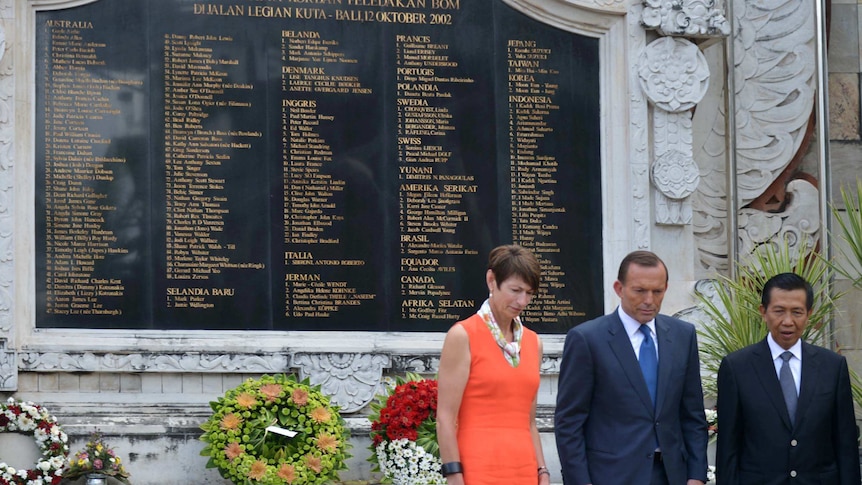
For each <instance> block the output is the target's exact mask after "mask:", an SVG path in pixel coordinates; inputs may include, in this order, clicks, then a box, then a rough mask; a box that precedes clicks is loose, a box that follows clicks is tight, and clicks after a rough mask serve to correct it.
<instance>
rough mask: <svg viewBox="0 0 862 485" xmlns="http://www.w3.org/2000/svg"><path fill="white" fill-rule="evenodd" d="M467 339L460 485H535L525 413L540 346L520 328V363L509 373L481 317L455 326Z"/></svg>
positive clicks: (460, 419) (532, 392) (535, 380)
mask: <svg viewBox="0 0 862 485" xmlns="http://www.w3.org/2000/svg"><path fill="white" fill-rule="evenodd" d="M458 323H459V324H460V325H462V326H463V327H464V328H465V329H466V330H467V335H468V336H469V338H470V377H469V378H468V380H467V385H466V387H465V388H464V396H463V397H462V399H461V408H460V410H459V413H458V450H459V452H460V454H461V464H462V466H463V467H464V483H465V485H533V484H535V483H537V481H538V474H537V468H538V463H537V461H536V455H535V450H534V449H533V441H532V439H531V437H530V408H531V406H532V404H533V398H535V396H536V393H537V392H538V390H539V340H538V337H537V336H536V333H535V332H533V331H532V330H529V329H527V328H526V327H524V332H523V335H522V337H521V362H520V363H519V364H518V367H512V366H511V365H510V364H509V362H508V361H507V360H506V358H505V357H504V356H503V351H502V350H501V349H500V347H499V346H498V345H497V341H496V340H495V339H494V337H493V335H492V334H491V331H490V330H489V329H488V327H487V325H486V324H485V322H484V321H483V320H482V317H480V316H479V315H473V316H472V317H470V318H468V319H466V320H463V321H461V322H458Z"/></svg>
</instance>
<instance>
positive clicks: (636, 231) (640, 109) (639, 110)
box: [626, 2, 651, 249]
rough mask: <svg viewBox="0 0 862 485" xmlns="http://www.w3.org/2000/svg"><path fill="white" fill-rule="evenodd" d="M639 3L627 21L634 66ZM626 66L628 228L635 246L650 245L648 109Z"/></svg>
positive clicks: (640, 35) (640, 39) (640, 38)
mask: <svg viewBox="0 0 862 485" xmlns="http://www.w3.org/2000/svg"><path fill="white" fill-rule="evenodd" d="M642 10H643V5H642V4H640V3H636V2H635V3H632V4H631V6H630V7H629V13H628V15H627V16H626V18H627V20H628V32H629V42H628V44H629V59H628V61H629V65H631V66H637V65H638V60H639V59H640V51H641V50H642V49H643V48H644V45H645V44H646V41H645V35H644V34H645V33H644V31H643V29H641V28H640V25H638V24H639V22H640V20H639V19H640V18H641V12H642ZM635 71H636V70H634V69H629V83H631V92H630V93H629V96H630V97H631V100H630V106H631V107H630V113H631V119H630V120H629V125H630V128H631V134H630V135H629V136H630V141H631V154H630V155H629V165H630V166H631V178H632V180H631V191H632V201H631V203H632V206H631V218H632V225H633V227H632V231H633V241H632V243H633V245H634V246H635V247H636V248H638V249H648V248H649V247H650V223H651V217H650V207H649V194H650V183H649V162H650V160H649V127H648V126H649V109H648V106H647V101H646V98H645V97H644V92H643V90H642V89H637V87H636V86H637V85H638V82H639V81H638V79H637V77H638V76H637V72H635Z"/></svg>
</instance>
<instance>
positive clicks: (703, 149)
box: [692, 0, 816, 271]
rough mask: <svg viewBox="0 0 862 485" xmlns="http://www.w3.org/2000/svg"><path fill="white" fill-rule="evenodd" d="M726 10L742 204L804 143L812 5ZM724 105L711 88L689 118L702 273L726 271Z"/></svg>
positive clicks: (738, 0)
mask: <svg viewBox="0 0 862 485" xmlns="http://www.w3.org/2000/svg"><path fill="white" fill-rule="evenodd" d="M733 13H734V47H735V48H734V51H735V58H734V66H733V71H734V72H735V73H736V77H735V90H736V93H735V94H736V97H735V107H736V116H735V119H736V140H737V144H736V164H737V170H736V178H737V183H736V187H737V191H738V202H737V203H738V205H739V206H740V207H742V206H745V205H746V204H748V203H750V202H751V201H752V200H754V199H756V198H757V197H759V196H760V195H761V194H763V193H764V192H765V191H766V189H767V188H769V187H770V185H772V183H773V182H774V181H775V180H776V179H777V178H778V177H779V175H781V173H782V172H783V171H784V169H785V168H786V167H787V166H788V165H789V164H790V162H791V161H792V160H793V159H794V157H795V156H797V152H798V150H799V148H800V146H802V143H803V140H804V139H805V136H806V135H805V133H806V130H807V129H808V124H809V119H810V116H811V113H812V110H813V108H814V101H815V96H814V94H815V87H816V79H815V74H816V62H815V59H816V56H815V22H816V20H815V15H814V4H813V3H811V2H806V1H804V0H789V1H786V2H778V3H751V2H746V1H744V0H734V3H733ZM721 50H722V47H721V46H720V45H716V46H712V47H709V48H708V49H707V57H708V58H709V59H710V65H711V66H712V68H713V69H724V67H723V65H724V63H725V58H724V55H723V53H722V52H721ZM724 106H725V99H724V95H723V93H722V89H721V86H717V85H716V86H714V88H713V89H710V94H709V95H708V96H707V97H706V98H705V99H704V101H703V102H701V103H700V104H698V109H697V111H696V113H695V117H694V119H693V122H694V131H695V132H696V133H705V135H704V136H703V137H702V140H698V143H697V146H696V149H695V157H694V159H695V160H696V161H697V163H698V165H699V166H700V174H701V183H700V185H699V186H698V189H697V191H696V192H695V194H694V195H693V196H692V201H693V210H694V221H693V224H692V227H693V233H694V236H695V245H696V247H697V257H698V259H699V263H700V266H701V267H702V268H703V270H705V271H713V270H717V271H725V270H727V269H728V265H727V246H728V245H727V232H728V231H727V227H726V222H727V200H726V194H727V191H726V185H725V184H726V178H727V175H726V171H725V168H724V167H725V166H726V163H727V162H726V159H727V153H726V145H725V138H726V133H725V131H726V130H725V125H726V121H725V110H724ZM745 219H746V222H745V224H748V223H750V222H753V221H756V220H757V218H752V214H748V215H747V216H746V218H745ZM740 224H743V222H742V221H740ZM741 230H742V231H743V232H746V231H747V228H746V227H742V228H741ZM746 237H748V236H746Z"/></svg>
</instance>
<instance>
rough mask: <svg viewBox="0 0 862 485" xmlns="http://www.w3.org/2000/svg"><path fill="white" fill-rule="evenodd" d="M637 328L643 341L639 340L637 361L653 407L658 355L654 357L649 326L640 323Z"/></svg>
mask: <svg viewBox="0 0 862 485" xmlns="http://www.w3.org/2000/svg"><path fill="white" fill-rule="evenodd" d="M638 330H640V331H641V333H642V334H644V339H643V342H641V350H640V353H639V354H638V361H639V362H640V365H641V372H643V374H644V379H645V380H646V385H647V389H648V390H649V397H650V399H652V405H653V407H655V395H656V389H658V357H656V353H655V344H653V341H652V336H651V335H650V329H649V326H648V325H646V324H641V327H640V328H639V329H638Z"/></svg>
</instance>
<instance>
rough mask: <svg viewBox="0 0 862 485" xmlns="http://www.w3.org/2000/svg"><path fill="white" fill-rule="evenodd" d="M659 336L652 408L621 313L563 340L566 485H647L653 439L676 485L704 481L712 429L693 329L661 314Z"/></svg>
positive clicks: (560, 429) (559, 432)
mask: <svg viewBox="0 0 862 485" xmlns="http://www.w3.org/2000/svg"><path fill="white" fill-rule="evenodd" d="M656 334H657V338H658V352H659V359H658V395H657V402H656V408H655V410H654V409H653V405H652V401H651V400H650V396H649V391H647V387H646V382H645V381H644V378H643V374H642V373H641V369H640V366H639V365H638V361H637V357H635V352H634V349H633V348H632V344H631V340H630V339H629V336H628V334H626V331H625V327H623V323H622V321H621V320H620V318H619V315H618V314H617V312H616V311H615V312H613V313H611V314H609V315H605V316H603V317H599V318H597V319H595V320H591V321H589V322H586V323H582V324H580V325H578V326H576V327H574V328H573V329H571V330H570V331H569V333H568V335H567V336H566V343H565V347H564V348H563V356H562V361H561V363H560V380H559V389H558V391H557V408H556V412H555V415H554V418H555V427H554V433H555V435H556V440H557V451H558V453H559V457H560V463H561V464H562V468H563V481H564V483H565V484H566V485H583V484H586V483H593V484H594V485H648V484H649V482H650V474H651V470H652V467H653V452H654V451H655V436H656V434H657V435H658V441H659V446H660V448H661V450H662V456H663V459H664V466H665V471H666V472H667V476H668V479H669V481H670V483H671V484H672V485H680V484H684V483H685V482H686V480H687V479H689V478H696V479H699V480H702V481H704V482H705V481H706V465H707V461H706V444H707V424H706V419H705V417H704V411H703V391H702V388H701V381H700V364H699V361H698V357H697V355H698V354H697V339H696V334H695V330H694V326H693V325H691V324H690V323H687V322H683V321H682V320H677V319H675V318H672V317H668V316H666V315H659V316H658V317H657V318H656Z"/></svg>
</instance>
